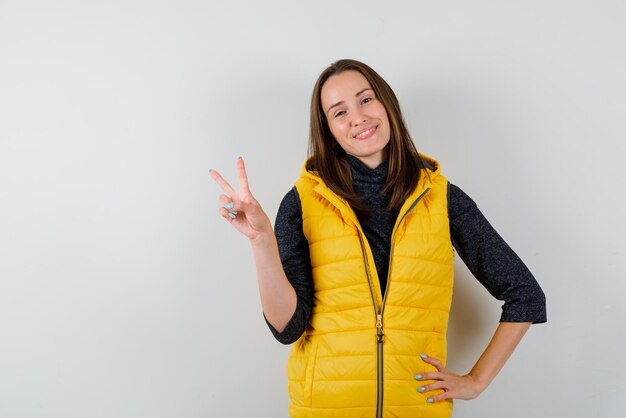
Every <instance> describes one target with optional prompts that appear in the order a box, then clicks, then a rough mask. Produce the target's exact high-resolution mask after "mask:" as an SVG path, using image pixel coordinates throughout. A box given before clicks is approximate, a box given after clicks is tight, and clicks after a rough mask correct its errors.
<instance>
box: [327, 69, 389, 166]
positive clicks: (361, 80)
mask: <svg viewBox="0 0 626 418" xmlns="http://www.w3.org/2000/svg"><path fill="white" fill-rule="evenodd" d="M321 99H322V108H323V109H325V115H326V119H327V120H328V126H329V128H330V132H331V133H332V134H333V137H334V138H335V140H336V141H337V143H339V145H340V146H341V148H343V149H344V150H345V151H346V153H348V154H350V155H354V156H355V157H357V158H359V159H360V160H361V161H363V163H365V165H367V166H368V167H369V168H376V167H378V165H380V163H381V162H383V159H384V152H385V148H386V146H387V144H388V143H389V120H388V118H387V112H386V111H385V106H384V105H383V104H382V103H381V102H380V101H379V100H377V98H376V93H375V92H374V90H373V89H372V87H371V86H370V84H369V82H368V81H367V79H366V78H365V77H364V76H363V75H362V74H361V73H359V72H358V71H345V72H343V73H339V74H336V75H334V76H332V77H330V78H329V79H328V80H327V81H326V83H324V86H323V87H322V92H321ZM331 103H332V104H331Z"/></svg>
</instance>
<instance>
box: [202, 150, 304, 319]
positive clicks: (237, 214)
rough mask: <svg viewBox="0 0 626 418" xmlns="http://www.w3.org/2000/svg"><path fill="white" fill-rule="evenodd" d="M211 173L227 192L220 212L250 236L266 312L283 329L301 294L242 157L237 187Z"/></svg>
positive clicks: (240, 230) (238, 168)
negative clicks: (251, 186)
mask: <svg viewBox="0 0 626 418" xmlns="http://www.w3.org/2000/svg"><path fill="white" fill-rule="evenodd" d="M210 173H211V177H212V178H213V179H214V180H215V181H216V182H217V183H218V184H219V185H220V187H221V188H222V190H223V191H224V193H225V194H223V195H221V196H220V197H219V200H220V203H221V204H222V207H220V209H219V213H220V215H222V217H223V218H224V219H225V220H227V221H228V222H230V224H231V225H233V226H234V227H235V229H237V230H238V231H239V232H241V233H242V234H244V235H245V236H246V237H247V238H248V239H249V240H250V244H251V245H252V253H253V255H254V261H255V264H256V269H257V278H258V282H259V293H260V296H261V305H262V306H263V312H264V313H265V317H266V319H267V321H268V322H269V323H270V324H271V325H272V326H273V327H274V328H275V329H276V330H279V331H280V330H282V329H284V328H285V326H286V325H287V323H288V322H289V320H290V319H291V317H292V316H293V313H294V311H295V309H296V302H297V298H296V292H295V290H294V288H293V286H292V285H291V284H290V283H289V280H287V277H286V276H285V272H284V271H283V267H282V264H281V261H280V257H279V254H278V245H277V243H276V236H275V235H274V231H273V230H272V223H271V222H270V220H269V218H268V217H267V215H266V214H265V212H264V211H263V209H262V208H261V205H260V204H259V202H258V201H257V200H256V199H255V198H254V197H253V196H252V193H251V192H250V189H249V187H248V177H247V174H246V169H245V166H244V163H243V160H242V159H241V157H240V158H239V159H238V160H237V174H238V177H239V187H238V189H237V190H235V189H233V188H232V187H231V186H230V184H228V182H227V181H226V180H224V178H223V177H222V176H221V175H220V174H219V173H218V172H217V171H215V170H211V172H210Z"/></svg>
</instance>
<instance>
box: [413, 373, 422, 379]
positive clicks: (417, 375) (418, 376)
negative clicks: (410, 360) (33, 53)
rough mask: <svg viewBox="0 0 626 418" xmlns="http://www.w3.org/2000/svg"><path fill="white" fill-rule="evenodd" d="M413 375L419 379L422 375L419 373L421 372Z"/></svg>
mask: <svg viewBox="0 0 626 418" xmlns="http://www.w3.org/2000/svg"><path fill="white" fill-rule="evenodd" d="M413 377H414V378H416V379H421V378H422V375H421V374H416V375H415V376H413Z"/></svg>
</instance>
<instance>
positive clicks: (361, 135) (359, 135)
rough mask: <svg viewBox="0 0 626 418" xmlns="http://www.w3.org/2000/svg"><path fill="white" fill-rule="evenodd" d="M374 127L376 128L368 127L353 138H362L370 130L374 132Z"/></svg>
mask: <svg viewBox="0 0 626 418" xmlns="http://www.w3.org/2000/svg"><path fill="white" fill-rule="evenodd" d="M374 129H376V128H371V129H368V130H367V131H365V132H361V133H360V134H358V135H357V136H356V137H355V138H363V137H364V136H367V135H369V134H371V133H372V132H374Z"/></svg>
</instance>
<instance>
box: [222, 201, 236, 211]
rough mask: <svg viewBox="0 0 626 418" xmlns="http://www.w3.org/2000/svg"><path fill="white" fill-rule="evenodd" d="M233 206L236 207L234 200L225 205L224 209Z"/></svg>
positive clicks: (229, 208)
mask: <svg viewBox="0 0 626 418" xmlns="http://www.w3.org/2000/svg"><path fill="white" fill-rule="evenodd" d="M233 207H235V205H234V204H233V202H230V203H229V204H227V205H225V206H224V209H227V210H231V209H232V208H233Z"/></svg>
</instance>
